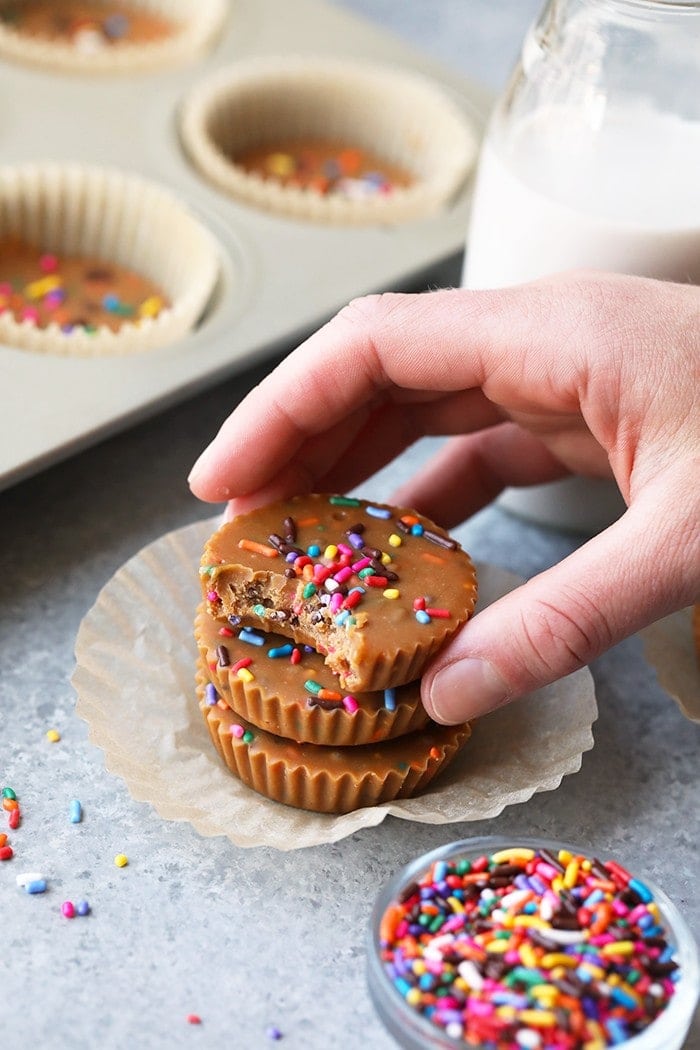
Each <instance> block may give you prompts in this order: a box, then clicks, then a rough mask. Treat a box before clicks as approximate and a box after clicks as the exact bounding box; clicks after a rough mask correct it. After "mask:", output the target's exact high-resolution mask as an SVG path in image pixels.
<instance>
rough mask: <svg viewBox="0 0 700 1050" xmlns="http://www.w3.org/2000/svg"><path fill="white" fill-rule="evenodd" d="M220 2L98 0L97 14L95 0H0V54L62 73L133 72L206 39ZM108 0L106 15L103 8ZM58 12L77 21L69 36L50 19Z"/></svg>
mask: <svg viewBox="0 0 700 1050" xmlns="http://www.w3.org/2000/svg"><path fill="white" fill-rule="evenodd" d="M122 6H123V14H120V13H119V9H120V7H122ZM227 6H228V5H227V3H226V0H127V2H126V3H124V4H123V5H120V4H118V3H112V4H105V5H104V8H105V14H104V15H103V16H101V15H99V14H98V15H97V16H96V14H95V12H99V5H98V4H96V3H95V2H92V3H89V2H87V3H84V4H81V3H79V2H78V0H75V2H73V0H71V2H70V3H63V2H61V3H60V4H59V3H58V2H57V0H44V2H42V0H1V2H0V11H2V10H3V9H4V11H5V13H6V17H5V18H4V19H3V18H2V17H0V57H2V58H7V59H12V60H14V61H17V62H23V63H26V64H29V65H34V66H40V67H43V68H44V69H49V70H54V71H57V72H61V73H87V74H92V73H94V74H100V73H132V72H142V71H148V70H152V69H153V70H155V69H160V68H163V67H168V66H177V65H180V64H182V63H184V62H187V61H189V60H191V59H194V58H196V57H197V56H198V55H199V54H201V52H202V51H204V50H205V49H206V47H207V46H208V45H209V44H210V43H211V41H212V40H213V38H214V37H215V35H216V33H217V32H218V31H219V29H220V28H221V26H222V23H223V21H224V19H225V17H226V14H227ZM23 7H24V8H26V9H27V13H26V14H24V15H23V13H22V8H23ZM112 8H113V9H114V11H115V13H113V14H112V16H111V18H112V21H111V23H110V18H109V14H108V13H107V12H109V11H111V9H112ZM30 11H32V12H33V13H32V17H31V19H30V17H29V12H30ZM44 11H45V17H44V16H43V12H44ZM8 12H9V13H10V15H11V16H12V18H11V19H10V18H8V17H7V14H8ZM62 14H63V21H64V22H68V23H70V22H71V21H73V20H77V22H78V24H79V27H78V29H77V30H76V32H75V34H74V35H73V36H72V37H71V36H68V35H66V34H63V33H61V32H60V28H59V29H58V30H56V29H55V28H53V27H54V26H57V25H58V26H60V22H59V23H57V22H56V21H55V19H56V18H57V17H59V16H61V15H62ZM81 15H82V16H83V17H82V18H81ZM81 23H84V24H81ZM44 24H45V26H46V29H44ZM32 27H33V28H32ZM112 27H113V28H112Z"/></svg>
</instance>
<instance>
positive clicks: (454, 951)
mask: <svg viewBox="0 0 700 1050" xmlns="http://www.w3.org/2000/svg"><path fill="white" fill-rule="evenodd" d="M380 942H381V953H380V958H381V961H382V964H383V967H384V970H385V972H386V974H387V976H388V977H389V980H390V981H391V982H392V983H393V985H394V987H395V988H396V991H397V992H398V994H399V995H400V996H401V997H402V998H403V999H404V1000H405V1002H406V1003H407V1004H408V1005H409V1006H411V1007H413V1009H414V1010H416V1012H417V1013H419V1014H421V1015H423V1016H424V1017H426V1018H427V1019H429V1020H430V1021H431V1022H432V1024H434V1025H435V1026H436V1027H437V1028H439V1029H442V1030H443V1031H444V1032H445V1033H446V1034H447V1035H448V1036H449V1037H451V1038H453V1039H455V1040H457V1041H460V1042H463V1043H464V1044H466V1045H467V1046H488V1047H489V1048H492V1050H515V1048H520V1047H524V1048H531V1050H540V1048H545V1047H547V1048H549V1047H556V1048H557V1050H558V1048H567V1050H581V1048H585V1050H589V1048H591V1050H604V1048H606V1047H608V1046H616V1045H618V1044H620V1043H622V1042H626V1041H627V1040H628V1039H631V1038H633V1037H634V1036H636V1035H637V1034H638V1033H639V1032H641V1031H643V1030H644V1029H645V1028H646V1027H648V1025H650V1024H651V1023H652V1022H653V1021H654V1020H655V1018H656V1017H658V1015H659V1014H660V1013H661V1012H662V1011H663V1010H664V1009H665V1007H666V1006H667V1004H668V1002H669V1000H670V999H671V997H672V996H673V993H674V986H675V982H676V981H677V980H678V978H679V976H680V973H679V969H678V965H677V963H676V962H675V960H674V948H673V947H672V945H671V944H669V942H668V940H667V932H666V930H665V928H664V926H663V923H662V920H661V916H660V912H659V909H658V906H657V905H656V903H655V901H654V899H653V896H652V893H651V891H650V890H649V888H648V887H647V886H646V885H645V884H644V883H643V882H641V881H640V880H639V879H635V878H633V877H632V875H630V874H629V872H628V871H626V870H625V869H624V868H623V867H622V866H621V865H620V864H618V863H616V862H615V861H613V860H610V861H605V862H604V863H601V861H599V860H597V859H596V858H588V857H585V856H582V855H574V854H572V853H570V852H568V851H567V850H565V849H562V850H559V851H557V852H550V851H548V850H546V849H537V850H535V849H526V848H520V847H518V848H512V849H504V850H500V851H497V852H496V853H493V854H491V855H490V856H486V855H483V856H480V857H477V858H476V859H472V860H469V859H466V858H461V859H460V858H456V859H452V860H449V861H445V860H441V861H436V862H435V863H434V864H433V865H432V866H431V867H430V868H429V869H428V870H427V872H426V873H425V874H424V875H423V876H422V877H421V878H420V879H418V880H417V881H416V882H414V883H412V884H411V885H409V886H408V887H407V888H406V889H405V890H404V891H403V892H402V893H401V895H400V899H399V900H395V901H394V902H393V903H392V904H391V905H390V906H389V907H388V908H387V909H386V911H385V912H384V915H383V917H382V920H381V925H380Z"/></svg>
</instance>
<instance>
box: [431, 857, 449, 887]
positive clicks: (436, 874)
mask: <svg viewBox="0 0 700 1050" xmlns="http://www.w3.org/2000/svg"><path fill="white" fill-rule="evenodd" d="M447 870H448V869H447V864H446V863H445V861H444V860H438V861H436V863H435V867H434V868H433V883H438V882H442V880H443V879H444V878H445V876H446V875H447Z"/></svg>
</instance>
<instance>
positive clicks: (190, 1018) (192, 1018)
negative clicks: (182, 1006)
mask: <svg viewBox="0 0 700 1050" xmlns="http://www.w3.org/2000/svg"><path fill="white" fill-rule="evenodd" d="M187 1023H188V1024H201V1023H202V1018H201V1017H200V1016H199V1014H188V1015H187Z"/></svg>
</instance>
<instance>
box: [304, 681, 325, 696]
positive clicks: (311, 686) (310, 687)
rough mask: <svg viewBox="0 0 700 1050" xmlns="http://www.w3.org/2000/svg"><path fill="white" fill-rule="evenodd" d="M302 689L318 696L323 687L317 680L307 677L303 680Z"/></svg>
mask: <svg viewBox="0 0 700 1050" xmlns="http://www.w3.org/2000/svg"><path fill="white" fill-rule="evenodd" d="M304 689H306V690H307V692H309V693H313V694H314V696H318V694H319V693H320V692H321V690H322V689H323V686H322V685H321V684H320V683H319V682H314V680H313V678H308V679H307V680H306V681H305V682H304Z"/></svg>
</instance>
